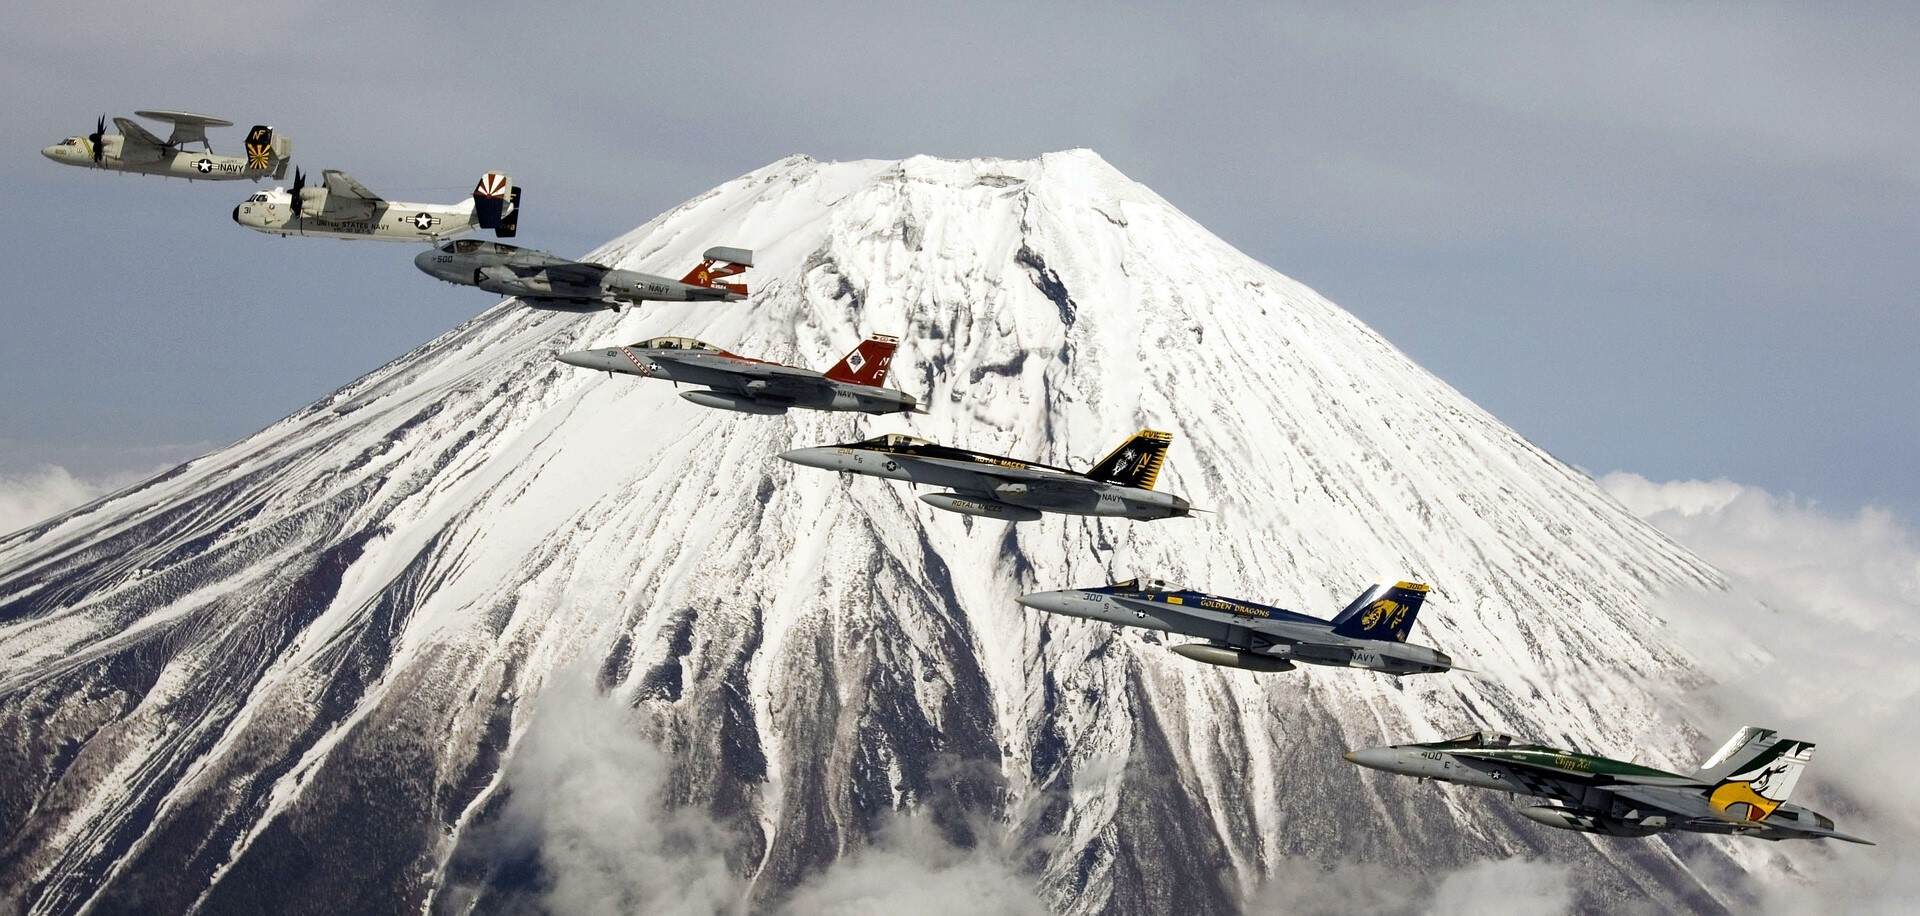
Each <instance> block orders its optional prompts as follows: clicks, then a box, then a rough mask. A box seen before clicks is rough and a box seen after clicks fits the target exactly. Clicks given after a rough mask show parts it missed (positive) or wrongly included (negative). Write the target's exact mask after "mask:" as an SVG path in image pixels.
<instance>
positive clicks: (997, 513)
mask: <svg viewBox="0 0 1920 916" xmlns="http://www.w3.org/2000/svg"><path fill="white" fill-rule="evenodd" d="M920 501H921V502H923V503H926V504H927V505H929V506H932V507H934V508H936V509H945V510H947V511H948V512H958V513H960V514H961V515H975V516H979V517H980V518H998V519H1004V520H1006V521H1009V522H1030V521H1033V520H1034V519H1037V518H1039V517H1040V510H1038V509H1029V508H1027V507H1025V506H1015V505H1011V504H1008V503H1003V502H995V501H993V500H991V499H973V498H971V497H967V496H961V495H960V494H958V493H928V494H926V495H925V496H922V497H920Z"/></svg>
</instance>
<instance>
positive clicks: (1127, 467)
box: [1087, 429, 1173, 490]
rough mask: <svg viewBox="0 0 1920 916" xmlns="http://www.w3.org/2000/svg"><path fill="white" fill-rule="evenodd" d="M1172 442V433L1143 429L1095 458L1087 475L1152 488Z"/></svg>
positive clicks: (1111, 481)
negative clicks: (1103, 454)
mask: <svg viewBox="0 0 1920 916" xmlns="http://www.w3.org/2000/svg"><path fill="white" fill-rule="evenodd" d="M1172 444H1173V434H1172V433H1167V432H1161V431H1160V430H1157V429H1143V430H1141V431H1139V432H1137V433H1134V434H1133V436H1132V438H1129V439H1128V440H1127V441H1125V442H1122V443H1120V447H1119V448H1116V449H1114V450H1113V451H1111V452H1108V453H1107V457H1105V458H1102V459H1100V460H1099V461H1098V462H1096V463H1095V464H1094V466H1093V469H1092V470H1090V471H1088V472H1087V476H1088V477H1091V478H1093V479H1094V480H1099V481H1104V482H1106V483H1117V484H1120V485H1122V486H1128V487H1139V488H1140V489H1142V490H1151V489H1153V483H1154V481H1156V480H1158V479H1159V478H1160V468H1161V467H1162V466H1164V465H1165V464H1166V463H1167V448H1168V446H1171V445H1172Z"/></svg>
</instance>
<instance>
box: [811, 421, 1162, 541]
mask: <svg viewBox="0 0 1920 916" xmlns="http://www.w3.org/2000/svg"><path fill="white" fill-rule="evenodd" d="M1171 442H1173V434H1172V433H1163V432H1160V431H1158V430H1152V429H1143V430H1141V431H1139V432H1137V433H1135V434H1134V435H1133V438H1131V439H1128V440H1127V441H1126V442H1125V443H1124V444H1122V445H1121V446H1120V447H1119V448H1116V449H1114V450H1113V452H1112V453H1110V454H1108V455H1107V457H1105V458H1103V459H1101V460H1100V461H1099V462H1098V463H1097V464H1095V465H1094V466H1093V468H1092V469H1091V470H1089V471H1087V472H1086V473H1084V474H1082V473H1079V472H1076V471H1069V470H1067V469H1065V468H1056V467H1049V466H1047V465H1044V464H1037V463H1035V462H1031V461H1022V460H1020V459H1018V458H1005V457H1001V456H999V455H985V454H981V453H980V452H970V451H967V450H966V449H959V448H948V447H947V446H944V445H935V444H933V443H931V442H928V441H927V440H925V439H916V438H914V437H912V436H904V435H901V434H899V433H890V434H888V435H884V436H880V437H878V438H874V439H868V440H866V441H864V442H849V443H846V444H844V445H823V446H820V447H818V448H799V449H794V450H792V451H790V452H781V453H780V457H782V458H785V459H786V460H788V461H791V462H793V463H795V464H804V465H806V466H808V467H814V468H823V469H825V470H829V471H850V472H852V473H855V474H866V475H869V476H872V477H886V478H889V479H892V480H905V481H908V482H910V483H914V484H923V483H924V484H927V485H929V486H936V487H941V488H944V489H948V490H953V491H955V492H951V493H928V494H926V495H924V496H921V497H920V501H921V502H923V503H926V504H927V505H930V506H933V507H934V508H936V509H945V510H947V511H949V512H959V513H961V514H963V515H977V516H980V517H982V518H999V519H1006V520H1007V521H1012V522H1030V521H1033V520H1034V519H1037V518H1039V517H1040V513H1041V512H1059V513H1062V514H1066V515H1101V516H1117V517H1120V518H1130V519H1137V520H1143V521H1144V520H1152V519H1158V518H1178V517H1181V516H1184V515H1187V514H1188V513H1189V512H1190V511H1191V507H1190V506H1188V504H1187V501H1186V500H1184V499H1181V498H1180V497H1178V496H1174V495H1171V494H1168V493H1156V492H1154V491H1153V482H1154V479H1155V478H1157V477H1159V476H1160V466H1161V465H1162V464H1164V463H1166V460H1167V446H1168V444H1169V443H1171Z"/></svg>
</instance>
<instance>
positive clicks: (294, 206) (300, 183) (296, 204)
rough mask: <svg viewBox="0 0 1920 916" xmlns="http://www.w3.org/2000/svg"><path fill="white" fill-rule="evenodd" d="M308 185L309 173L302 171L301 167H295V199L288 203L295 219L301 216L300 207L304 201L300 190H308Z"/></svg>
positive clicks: (288, 207)
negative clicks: (301, 198)
mask: <svg viewBox="0 0 1920 916" xmlns="http://www.w3.org/2000/svg"><path fill="white" fill-rule="evenodd" d="M306 187H307V173H306V172H304V171H301V170H300V169H294V170H293V199H292V200H291V201H289V202H288V203H287V209H288V210H289V211H290V212H292V213H293V216H294V218H295V219H298V218H299V217H300V208H301V203H302V202H301V200H300V192H301V191H304V190H306Z"/></svg>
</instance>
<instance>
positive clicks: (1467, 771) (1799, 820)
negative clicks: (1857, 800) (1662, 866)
mask: <svg viewBox="0 0 1920 916" xmlns="http://www.w3.org/2000/svg"><path fill="white" fill-rule="evenodd" d="M1347 759H1348V760H1351V761H1353V762H1354V763H1357V764H1360V765H1361V766H1364V767H1370V768H1372V769H1376V770H1385V771H1386V772H1389V773H1399V774H1401V775H1403V776H1416V777H1420V778H1423V779H1438V780H1441V781H1443V782H1451V783H1458V784H1460V785H1463V786H1473V787H1475V788H1481V789H1496V790H1499V791H1502V792H1514V793H1518V794H1522V795H1531V796H1535V797H1539V798H1546V799H1550V800H1551V801H1552V803H1551V804H1545V805H1533V806H1530V807H1525V808H1521V809H1520V814H1521V815H1522V816H1524V817H1526V818H1528V819H1530V820H1535V821H1539V822H1540V823H1542V824H1545V825H1547V826H1549V827H1558V828H1560V829H1562V830H1578V831H1580V832H1582V833H1600V834H1606V835H1608V836H1648V835H1650V834H1655V833H1661V832H1664V831H1669V830H1683V831H1688V832H1692V833H1725V834H1733V835H1736V836H1755V837H1759V838H1761V839H1764V840H1787V839H1834V840H1845V841H1847V842H1849V843H1863V844H1866V845H1872V843H1871V842H1869V841H1867V840H1863V839H1860V838H1859V837H1855V836H1848V835H1847V834H1844V833H1840V832H1839V831H1837V830H1834V829H1833V819H1832V818H1829V817H1827V816H1825V815H1822V814H1819V813H1817V812H1813V811H1809V810H1807V809H1805V808H1802V807H1800V806H1799V805H1792V804H1788V803H1787V795H1788V794H1789V793H1791V792H1792V791H1793V785H1794V783H1795V782H1796V781H1798V780H1799V778H1800V770H1801V768H1802V767H1805V766H1806V765H1807V762H1808V761H1809V760H1812V759H1813V745H1812V744H1810V743H1808V742H1806V741H1793V740H1789V739H1785V738H1781V737H1779V736H1778V735H1776V734H1775V733H1774V732H1773V731H1771V730H1768V729H1764V728H1756V727H1754V726H1751V725H1749V726H1747V727H1746V728H1743V729H1741V730H1739V731H1738V732H1735V733H1734V735H1733V737H1732V738H1730V739H1728V740H1727V743H1726V744H1724V745H1722V746H1721V748H1720V750H1719V751H1717V752H1715V753H1714V755H1713V756H1711V757H1708V758H1707V759H1706V760H1705V761H1704V762H1702V763H1701V764H1700V766H1699V768H1698V769H1696V770H1694V771H1693V772H1692V773H1691V774H1688V775H1681V774H1679V773H1669V772H1667V771H1665V770H1658V769H1654V768H1653V767H1647V766H1641V765H1640V764H1637V763H1628V762H1626V761H1623V760H1611V759H1608V758H1606V757H1595V756H1592V755H1590V754H1583V753H1580V752H1578V751H1566V750H1559V749H1557V748H1550V747H1546V746H1544V745H1539V744H1522V743H1521V742H1519V741H1517V740H1515V739H1513V738H1510V737H1508V736H1506V735H1495V734H1483V733H1481V732H1474V733H1473V734H1470V735H1463V736H1461V737H1459V738H1454V739H1452V740H1448V741H1435V742H1431V743H1428V744H1400V745H1394V746H1391V747H1374V748H1367V749H1365V750H1358V751H1353V752H1352V753H1349V754H1347Z"/></svg>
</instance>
